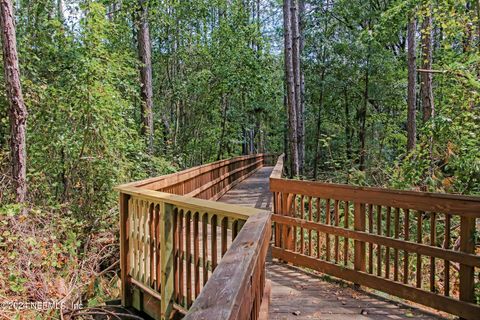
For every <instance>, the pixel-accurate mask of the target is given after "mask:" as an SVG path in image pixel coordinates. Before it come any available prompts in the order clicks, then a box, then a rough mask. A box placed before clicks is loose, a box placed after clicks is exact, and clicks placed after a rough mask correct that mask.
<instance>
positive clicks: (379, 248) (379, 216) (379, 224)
mask: <svg viewBox="0 0 480 320" xmlns="http://www.w3.org/2000/svg"><path fill="white" fill-rule="evenodd" d="M377 235H379V236H381V235H382V206H379V205H377ZM377 276H379V277H381V276H382V246H381V245H377Z"/></svg>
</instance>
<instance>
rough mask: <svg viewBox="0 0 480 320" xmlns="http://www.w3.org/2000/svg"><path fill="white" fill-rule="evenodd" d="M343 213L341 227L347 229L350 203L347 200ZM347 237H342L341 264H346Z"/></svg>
mask: <svg viewBox="0 0 480 320" xmlns="http://www.w3.org/2000/svg"><path fill="white" fill-rule="evenodd" d="M343 213H344V215H345V216H344V217H343V218H344V221H343V227H344V228H345V229H348V228H349V227H348V223H349V222H348V218H349V215H350V204H349V203H348V201H345V207H344V209H343ZM348 240H349V239H348V238H344V241H345V242H344V243H343V264H344V265H345V266H346V265H347V264H348Z"/></svg>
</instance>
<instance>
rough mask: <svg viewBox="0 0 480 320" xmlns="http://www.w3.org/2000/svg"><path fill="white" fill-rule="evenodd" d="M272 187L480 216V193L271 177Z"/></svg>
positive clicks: (323, 195) (326, 196) (273, 188)
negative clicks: (448, 192)
mask: <svg viewBox="0 0 480 320" xmlns="http://www.w3.org/2000/svg"><path fill="white" fill-rule="evenodd" d="M270 191H272V192H290V193H302V194H303V195H305V196H315V197H323V198H326V199H329V198H331V199H337V200H346V201H356V202H361V203H370V204H379V205H385V206H391V207H398V208H405V209H415V210H420V211H434V212H438V213H449V214H457V215H463V216H470V217H480V201H479V200H480V197H478V196H465V195H455V194H444V193H433V192H422V191H406V190H397V189H386V188H375V187H360V186H352V185H347V184H335V183H324V182H317V181H304V180H293V179H286V178H282V179H277V178H270Z"/></svg>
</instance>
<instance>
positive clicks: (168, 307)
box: [160, 202, 175, 320]
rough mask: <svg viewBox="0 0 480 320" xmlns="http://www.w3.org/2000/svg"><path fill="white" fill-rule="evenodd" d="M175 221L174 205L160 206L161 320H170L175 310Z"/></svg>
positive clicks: (165, 204)
mask: <svg viewBox="0 0 480 320" xmlns="http://www.w3.org/2000/svg"><path fill="white" fill-rule="evenodd" d="M173 219H174V208H173V205H171V204H168V203H165V202H162V203H161V204H160V230H161V236H160V243H161V248H160V263H161V270H162V276H161V288H160V295H161V296H162V300H161V302H160V304H161V305H160V307H161V319H162V320H164V319H170V314H171V312H172V308H173V294H174V292H173V291H174V290H173V288H174V273H175V270H174V255H173V236H174V234H173V233H174V230H173V227H174V226H173Z"/></svg>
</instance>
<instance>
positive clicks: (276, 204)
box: [222, 192, 280, 257]
mask: <svg viewBox="0 0 480 320" xmlns="http://www.w3.org/2000/svg"><path fill="white" fill-rule="evenodd" d="M279 199H280V193H279V192H274V193H273V213H274V214H279V213H280V206H279ZM274 236H275V239H274V240H275V242H274V243H275V247H277V248H279V247H280V226H279V224H278V223H275V234H274ZM222 257H223V253H222Z"/></svg>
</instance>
